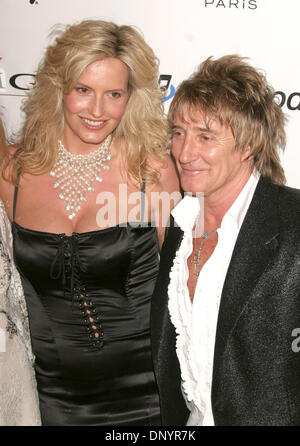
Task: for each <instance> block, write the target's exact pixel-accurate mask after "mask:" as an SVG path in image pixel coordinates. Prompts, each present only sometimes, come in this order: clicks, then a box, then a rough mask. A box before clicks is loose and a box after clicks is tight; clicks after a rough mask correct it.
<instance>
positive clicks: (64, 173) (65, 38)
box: [0, 20, 178, 426]
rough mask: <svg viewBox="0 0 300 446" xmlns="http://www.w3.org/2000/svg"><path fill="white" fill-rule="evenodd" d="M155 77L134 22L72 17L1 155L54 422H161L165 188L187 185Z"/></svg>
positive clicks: (44, 394)
mask: <svg viewBox="0 0 300 446" xmlns="http://www.w3.org/2000/svg"><path fill="white" fill-rule="evenodd" d="M157 78H158V71H157V60H156V58H155V56H154V54H153V51H152V50H151V49H150V48H149V46H148V45H147V44H146V43H145V41H144V40H143V38H142V37H141V35H140V34H139V33H138V32H137V31H136V30H135V29H133V28H132V27H129V26H117V25H115V24H113V23H108V22H103V21H90V20H89V21H83V22H81V23H79V24H75V25H72V26H67V27H66V29H65V30H64V31H63V32H61V34H60V35H59V36H58V37H57V38H56V40H55V42H54V43H53V45H51V46H50V47H48V49H47V51H46V54H45V57H44V59H43V61H42V62H41V64H40V66H39V68H38V70H37V75H36V83H35V86H34V87H33V89H32V91H31V94H30V96H29V98H28V100H27V102H26V103H25V106H24V111H25V116H26V118H25V123H24V126H23V129H22V131H21V134H20V138H19V140H18V141H16V144H15V147H14V148H13V149H11V152H10V157H9V158H7V159H6V162H5V163H4V167H3V169H4V170H3V177H4V178H3V180H2V183H1V185H0V186H1V193H2V199H3V201H4V202H5V205H6V209H7V212H8V214H9V217H10V219H11V221H12V229H13V236H14V256H15V261H16V264H17V266H18V268H19V271H20V272H21V276H22V282H23V287H24V290H25V296H26V303H27V308H28V313H29V322H30V330H31V340H32V346H33V352H34V354H35V358H36V360H35V374H36V379H37V385H38V392H39V404H40V411H41V419H42V424H43V425H95V426H96V425H124V426H125V425H155V424H156V425H157V424H160V413H159V401H158V395H157V389H156V383H155V379H154V374H153V370H152V359H151V349H150V337H149V311H150V299H151V295H152V291H153V286H154V282H155V279H156V275H157V267H158V250H159V245H161V244H162V240H163V234H164V223H165V216H162V215H160V212H159V210H160V206H161V203H160V202H159V201H158V200H157V194H158V193H160V192H167V193H168V194H171V193H173V192H177V193H178V179H177V175H176V172H175V168H174V166H173V164H172V162H171V161H170V159H169V157H168V156H167V152H166V150H167V145H168V131H167V125H166V123H165V119H164V116H163V110H162V105H161V94H160V90H159V88H158V84H157ZM154 197H155V198H154Z"/></svg>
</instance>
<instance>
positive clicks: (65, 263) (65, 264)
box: [50, 233, 104, 348]
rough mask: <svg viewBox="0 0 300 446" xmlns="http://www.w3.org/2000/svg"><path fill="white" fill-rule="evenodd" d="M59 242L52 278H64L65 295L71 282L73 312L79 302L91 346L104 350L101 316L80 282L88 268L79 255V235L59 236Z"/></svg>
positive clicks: (53, 263)
mask: <svg viewBox="0 0 300 446" xmlns="http://www.w3.org/2000/svg"><path fill="white" fill-rule="evenodd" d="M59 240H60V242H59V245H58V248H57V252H56V255H55V257H54V259H53V261H52V264H51V269H50V277H51V279H54V280H57V279H59V278H60V277H61V278H62V286H63V290H64V293H66V289H67V282H69V284H70V286H69V288H70V292H71V297H72V311H74V301H75V300H77V301H78V304H79V308H80V311H81V314H82V319H83V321H82V323H83V324H84V325H85V326H86V331H87V334H88V336H89V338H90V341H91V345H92V346H93V347H96V348H102V347H103V342H104V341H103V337H104V334H103V330H102V327H101V322H100V315H99V313H98V312H97V310H96V307H95V305H94V304H93V302H92V300H91V298H90V297H89V295H88V292H87V290H86V288H85V286H84V284H82V283H81V281H80V276H79V272H80V271H81V272H86V268H85V267H84V265H83V264H82V262H81V259H80V255H79V250H78V235H77V234H76V233H73V234H72V235H71V236H67V235H65V234H59Z"/></svg>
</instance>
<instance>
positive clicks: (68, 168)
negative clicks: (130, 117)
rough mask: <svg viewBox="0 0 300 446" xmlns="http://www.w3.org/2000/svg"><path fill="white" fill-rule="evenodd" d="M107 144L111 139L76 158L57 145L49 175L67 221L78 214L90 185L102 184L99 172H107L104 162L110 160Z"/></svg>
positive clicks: (108, 144) (90, 189) (61, 145)
mask: <svg viewBox="0 0 300 446" xmlns="http://www.w3.org/2000/svg"><path fill="white" fill-rule="evenodd" d="M110 142H111V135H108V136H107V138H106V139H105V140H104V142H103V143H102V144H101V146H100V147H99V148H98V149H97V150H94V151H93V152H90V153H88V154H87V155H81V154H80V155H77V154H73V153H70V152H68V150H67V149H66V148H65V147H64V145H63V143H62V142H61V141H58V156H57V160H56V162H55V165H54V166H53V169H52V170H51V171H50V175H51V176H52V177H56V182H55V183H54V185H53V188H54V189H59V194H58V196H59V198H60V199H61V200H65V202H66V211H67V212H68V214H69V215H68V217H69V218H70V219H72V218H74V217H75V215H76V214H77V212H78V211H79V210H80V202H81V201H86V193H87V192H90V191H93V190H94V187H93V183H94V181H95V180H96V181H98V182H101V181H102V178H101V177H100V172H101V170H102V169H105V170H107V169H109V166H107V165H106V164H105V162H106V161H109V160H110V158H111V154H110Z"/></svg>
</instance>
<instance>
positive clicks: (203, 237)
mask: <svg viewBox="0 0 300 446" xmlns="http://www.w3.org/2000/svg"><path fill="white" fill-rule="evenodd" d="M214 232H217V229H214V230H213V231H206V232H203V234H202V235H201V237H200V238H201V242H200V245H199V246H198V248H197V246H195V253H194V257H193V259H192V260H191V263H193V265H194V275H195V276H196V277H199V274H200V256H201V250H202V248H203V245H204V243H205V241H206V239H207V238H208V236H210V234H213V233H214ZM195 240H196V239H195Z"/></svg>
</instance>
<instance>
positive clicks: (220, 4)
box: [202, 0, 258, 9]
mask: <svg viewBox="0 0 300 446" xmlns="http://www.w3.org/2000/svg"><path fill="white" fill-rule="evenodd" d="M202 2H203V6H204V7H205V8H223V9H257V8H258V0H202Z"/></svg>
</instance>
